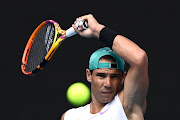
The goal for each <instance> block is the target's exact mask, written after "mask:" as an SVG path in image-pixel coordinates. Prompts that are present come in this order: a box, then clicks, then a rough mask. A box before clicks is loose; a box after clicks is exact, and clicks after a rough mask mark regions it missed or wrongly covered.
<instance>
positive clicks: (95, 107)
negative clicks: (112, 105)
mask: <svg viewBox="0 0 180 120" xmlns="http://www.w3.org/2000/svg"><path fill="white" fill-rule="evenodd" d="M105 105H106V103H101V102H99V101H98V100H96V99H95V98H94V96H93V95H92V101H91V104H90V112H91V114H96V113H99V112H100V111H101V110H102V109H103V107H104V106H105Z"/></svg>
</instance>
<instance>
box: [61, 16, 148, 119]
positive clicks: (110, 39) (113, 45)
mask: <svg viewBox="0 0 180 120" xmlns="http://www.w3.org/2000/svg"><path fill="white" fill-rule="evenodd" d="M79 19H83V20H88V25H89V28H88V29H87V30H84V31H78V30H77V28H76V27H75V25H72V26H73V27H74V29H75V30H76V32H77V33H78V34H79V35H81V36H83V37H87V38H89V37H95V38H97V39H99V40H100V41H102V42H104V43H105V44H106V45H107V46H108V47H104V48H101V49H99V50H97V51H95V52H94V53H93V54H92V55H91V57H90V60H89V69H86V75H87V80H88V81H89V82H90V83H91V98H92V101H91V103H90V104H87V105H85V106H83V107H79V108H73V109H70V110H68V111H66V112H65V113H64V114H63V115H62V117H61V120H144V113H145V111H146V95H147V91H148V85H149V79H148V58H147V55H146V52H145V51H144V50H142V49H141V48H140V47H139V46H138V45H136V44H135V43H134V42H132V41H131V40H129V39H128V38H126V37H124V36H122V35H120V34H118V33H117V32H115V31H113V30H111V29H109V28H107V27H105V26H104V25H102V24H99V23H98V22H97V21H96V19H95V18H94V17H93V15H85V16H82V17H80V18H77V20H79ZM77 20H76V21H77ZM75 23H76V22H75ZM124 61H125V62H126V63H128V64H129V65H130V67H129V70H128V72H125V71H124V64H125V62H124Z"/></svg>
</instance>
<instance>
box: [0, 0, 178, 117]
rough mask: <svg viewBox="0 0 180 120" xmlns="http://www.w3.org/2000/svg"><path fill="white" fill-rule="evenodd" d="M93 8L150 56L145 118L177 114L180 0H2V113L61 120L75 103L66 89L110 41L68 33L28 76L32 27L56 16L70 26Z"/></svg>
mask: <svg viewBox="0 0 180 120" xmlns="http://www.w3.org/2000/svg"><path fill="white" fill-rule="evenodd" d="M89 13H91V14H93V15H94V17H95V18H96V19H97V21H98V22H99V23H101V24H104V25H105V26H107V27H109V28H111V29H113V30H115V31H118V32H119V33H121V34H122V35H124V36H126V37H128V38H129V39H131V40H132V41H134V42H135V43H136V44H138V45H139V46H140V47H141V48H142V49H144V50H145V51H146V52H147V54H148V58H149V78H150V85H149V91H148V95H147V111H146V114H145V119H146V120H162V119H163V120H169V119H171V120H178V119H179V118H178V116H179V111H178V110H179V107H180V103H179V100H180V94H179V91H180V89H179V84H178V83H180V82H179V80H180V78H179V72H180V71H179V67H180V66H179V61H180V57H179V52H180V47H179V45H180V44H179V43H180V42H179V40H180V37H179V21H180V2H179V1H178V0H176V1H175V0H151V1H144V0H136V1H132V0H131V1H130V0H126V1H123V0H121V1H120V0H119V1H117V0H111V1H95V0H91V1H82V0H81V1H71V0H70V1H68V0H66V1H62V0H51V1H47V0H29V1H25V0H14V1H3V2H2V3H1V5H0V28H1V29H0V35H1V37H0V41H1V43H0V44H1V47H0V51H1V52H0V55H1V60H0V66H1V69H0V75H1V78H0V119H1V120H11V119H13V120H59V119H60V118H61V115H62V114H63V113H64V112H65V111H67V110H68V109H70V108H72V107H73V106H72V105H71V104H70V103H69V102H68V101H67V99H66V90H67V88H68V87H69V86H70V85H71V84H73V83H74V82H82V83H84V84H86V85H87V86H89V87H90V84H89V83H88V82H87V80H86V75H85V69H86V68H88V61H89V57H90V55H91V53H92V52H94V51H95V50H97V49H98V48H100V47H104V46H105V44H103V43H101V42H99V41H98V40H96V39H94V38H90V39H87V38H82V37H80V36H79V35H76V36H73V37H71V38H68V39H66V40H65V41H64V42H63V44H62V45H61V47H60V48H59V49H58V50H57V52H56V53H55V55H54V56H53V58H52V59H51V61H50V62H49V63H48V64H47V65H46V67H45V68H46V69H44V70H43V71H41V72H39V73H38V74H37V75H36V76H33V77H29V76H25V75H24V74H23V73H22V72H21V69H20V65H21V58H22V54H23V51H24V48H25V45H26V43H27V41H28V39H29V37H30V35H31V33H32V32H33V30H34V29H35V28H36V27H37V26H38V25H39V24H40V23H41V22H43V21H44V20H47V19H53V20H55V21H57V22H58V23H59V24H60V26H61V28H63V29H68V28H69V27H71V25H72V23H73V22H74V21H75V19H76V18H77V17H80V16H82V15H86V14H89Z"/></svg>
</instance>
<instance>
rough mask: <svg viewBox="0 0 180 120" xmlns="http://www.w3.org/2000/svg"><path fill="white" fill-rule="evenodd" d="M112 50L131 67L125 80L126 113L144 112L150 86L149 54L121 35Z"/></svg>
mask: <svg viewBox="0 0 180 120" xmlns="http://www.w3.org/2000/svg"><path fill="white" fill-rule="evenodd" d="M112 48H113V50H114V51H115V52H116V53H117V54H118V55H119V56H120V57H121V58H122V59H123V60H124V61H125V62H127V63H128V64H129V65H130V68H129V70H128V72H127V75H126V78H125V80H124V90H123V107H124V109H125V111H126V113H127V112H128V113H134V112H137V111H138V112H139V111H142V112H143V108H144V102H145V100H146V94H147V90H148V86H149V78H148V58H147V54H146V52H145V51H144V50H142V49H141V48H140V47H139V46H138V45H137V44H135V43H134V42H133V41H131V40H129V39H128V38H126V37H123V36H121V35H118V36H116V37H115V39H114V41H113V47H112Z"/></svg>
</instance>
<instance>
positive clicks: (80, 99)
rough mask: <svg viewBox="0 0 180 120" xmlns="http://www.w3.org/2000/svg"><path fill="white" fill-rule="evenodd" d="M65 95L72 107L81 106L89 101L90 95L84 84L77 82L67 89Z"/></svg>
mask: <svg viewBox="0 0 180 120" xmlns="http://www.w3.org/2000/svg"><path fill="white" fill-rule="evenodd" d="M66 95H67V99H68V101H69V102H70V103H71V104H72V105H74V106H82V105H85V104H86V103H87V102H88V101H89V99H90V96H91V93H90V90H89V88H88V87H87V86H86V85H85V84H83V83H81V82H77V83H74V84H72V85H71V86H70V87H69V88H68V90H67V93H66Z"/></svg>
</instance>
